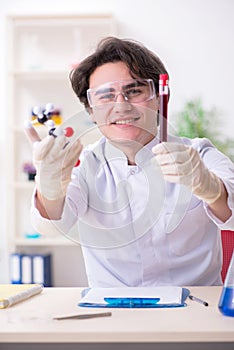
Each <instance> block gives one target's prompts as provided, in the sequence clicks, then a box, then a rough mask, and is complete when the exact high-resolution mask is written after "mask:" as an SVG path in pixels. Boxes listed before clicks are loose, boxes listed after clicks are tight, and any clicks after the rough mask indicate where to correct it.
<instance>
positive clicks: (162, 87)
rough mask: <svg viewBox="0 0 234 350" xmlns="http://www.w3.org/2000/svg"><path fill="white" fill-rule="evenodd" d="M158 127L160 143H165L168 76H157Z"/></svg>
mask: <svg viewBox="0 0 234 350" xmlns="http://www.w3.org/2000/svg"><path fill="white" fill-rule="evenodd" d="M159 104H160V105H159V125H160V135H159V140H160V142H166V141H167V104H168V75H167V74H160V75H159Z"/></svg>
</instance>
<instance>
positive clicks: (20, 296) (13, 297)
mask: <svg viewBox="0 0 234 350" xmlns="http://www.w3.org/2000/svg"><path fill="white" fill-rule="evenodd" d="M42 290H43V285H41V284H0V309H5V308H7V307H9V306H12V305H14V304H17V303H19V302H21V301H24V300H27V299H29V298H30V297H32V296H34V295H36V294H39V293H41V292H42Z"/></svg>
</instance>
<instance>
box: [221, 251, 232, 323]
mask: <svg viewBox="0 0 234 350" xmlns="http://www.w3.org/2000/svg"><path fill="white" fill-rule="evenodd" d="M219 310H220V312H221V313H222V314H223V315H225V316H232V317H234V251H233V253H232V259H231V261H230V264H229V267H228V272H227V275H226V278H225V281H224V286H223V290H222V294H221V296H220V300H219Z"/></svg>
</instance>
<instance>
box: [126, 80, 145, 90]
mask: <svg viewBox="0 0 234 350" xmlns="http://www.w3.org/2000/svg"><path fill="white" fill-rule="evenodd" d="M142 85H146V84H145V83H143V82H141V81H138V80H136V81H135V82H134V83H130V84H127V85H123V86H122V88H123V89H130V88H132V87H135V86H142Z"/></svg>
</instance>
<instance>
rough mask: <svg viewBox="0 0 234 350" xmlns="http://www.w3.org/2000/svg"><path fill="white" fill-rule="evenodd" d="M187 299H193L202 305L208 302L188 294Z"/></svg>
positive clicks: (206, 304)
mask: <svg viewBox="0 0 234 350" xmlns="http://www.w3.org/2000/svg"><path fill="white" fill-rule="evenodd" d="M189 299H191V300H193V301H197V302H198V303H200V304H202V305H204V306H208V305H209V304H208V303H207V301H204V300H202V299H199V298H197V297H195V296H194V295H189Z"/></svg>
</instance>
